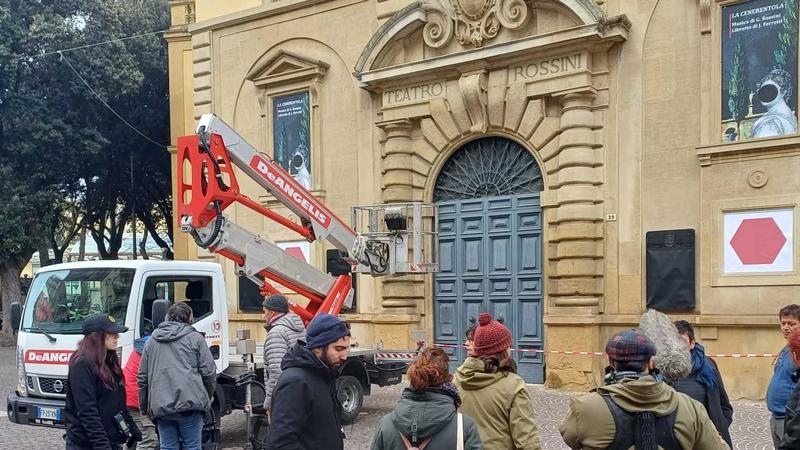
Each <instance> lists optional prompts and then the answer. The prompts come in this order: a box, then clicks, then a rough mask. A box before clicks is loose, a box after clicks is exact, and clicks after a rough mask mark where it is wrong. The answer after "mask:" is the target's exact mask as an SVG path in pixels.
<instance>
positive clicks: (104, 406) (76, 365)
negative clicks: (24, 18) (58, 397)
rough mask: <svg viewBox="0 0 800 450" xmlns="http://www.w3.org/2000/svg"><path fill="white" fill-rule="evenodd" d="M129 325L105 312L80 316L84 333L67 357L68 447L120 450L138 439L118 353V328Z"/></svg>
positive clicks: (67, 449)
mask: <svg viewBox="0 0 800 450" xmlns="http://www.w3.org/2000/svg"><path fill="white" fill-rule="evenodd" d="M126 331H128V329H127V328H126V327H124V326H122V325H119V324H117V323H115V321H114V318H113V317H111V316H109V315H107V314H103V313H98V314H93V315H91V316H89V317H87V318H86V320H84V322H83V334H84V338H83V339H82V340H81V341H80V342H79V343H78V349H77V350H76V351H75V353H73V354H72V356H71V357H70V360H69V372H68V375H67V381H68V382H67V401H66V407H65V409H64V421H65V423H66V426H67V434H66V441H67V446H66V450H121V449H122V445H123V444H126V443H127V445H128V446H132V445H133V444H134V443H135V442H138V441H141V440H142V434H141V432H140V431H139V428H138V427H137V426H136V424H135V423H134V421H133V419H132V418H131V416H130V414H129V413H128V409H127V408H126V407H125V381H124V376H123V374H122V367H120V363H119V358H118V357H117V341H118V340H119V333H124V332H126Z"/></svg>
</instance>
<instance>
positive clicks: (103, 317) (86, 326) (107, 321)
mask: <svg viewBox="0 0 800 450" xmlns="http://www.w3.org/2000/svg"><path fill="white" fill-rule="evenodd" d="M95 331H105V332H106V333H116V334H119V333H124V332H126V331H128V327H124V326H122V325H120V324H118V323H117V321H116V320H114V318H113V317H112V316H110V315H108V314H104V313H97V314H92V315H91V316H89V317H87V318H86V320H84V321H83V334H89V333H92V332H95Z"/></svg>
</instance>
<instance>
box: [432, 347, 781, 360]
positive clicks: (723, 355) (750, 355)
mask: <svg viewBox="0 0 800 450" xmlns="http://www.w3.org/2000/svg"><path fill="white" fill-rule="evenodd" d="M433 345H434V346H436V347H442V348H465V346H463V345H456V344H433ZM509 350H511V351H512V352H521V353H549V354H553V355H583V356H603V355H605V352H575V351H564V350H542V349H538V348H512V349H509ZM706 356H710V357H712V358H774V357H776V356H778V355H777V354H776V353H706Z"/></svg>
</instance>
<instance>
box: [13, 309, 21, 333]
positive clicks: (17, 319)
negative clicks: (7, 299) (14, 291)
mask: <svg viewBox="0 0 800 450" xmlns="http://www.w3.org/2000/svg"><path fill="white" fill-rule="evenodd" d="M20 322H22V305H20V304H19V302H14V303H12V304H11V331H12V332H13V333H16V332H17V331H18V330H19V323H20Z"/></svg>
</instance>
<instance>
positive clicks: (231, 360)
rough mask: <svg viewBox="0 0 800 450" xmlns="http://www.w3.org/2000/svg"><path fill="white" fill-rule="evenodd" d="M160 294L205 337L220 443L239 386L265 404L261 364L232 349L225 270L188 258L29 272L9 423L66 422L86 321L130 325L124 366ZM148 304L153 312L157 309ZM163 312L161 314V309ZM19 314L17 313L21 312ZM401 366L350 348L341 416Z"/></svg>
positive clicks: (213, 435)
mask: <svg viewBox="0 0 800 450" xmlns="http://www.w3.org/2000/svg"><path fill="white" fill-rule="evenodd" d="M158 299H161V300H166V301H168V302H186V303H187V304H188V305H189V306H191V307H192V310H193V311H194V315H195V322H194V324H193V326H194V327H195V328H196V329H197V330H198V331H199V332H201V333H203V334H204V335H205V339H206V342H207V343H208V345H209V348H210V349H211V352H212V354H213V355H214V359H215V360H216V364H217V372H218V374H219V375H218V377H217V391H216V394H215V396H214V403H213V405H212V410H211V411H210V414H209V418H208V420H207V424H206V427H205V435H204V441H205V442H206V445H207V448H215V445H216V444H217V443H218V442H219V439H220V436H219V425H220V418H221V417H222V416H224V415H226V414H228V413H230V412H232V411H234V410H237V409H243V408H244V406H245V403H246V398H245V397H246V389H245V387H246V385H247V384H250V386H251V396H252V397H251V402H252V404H253V405H254V407H255V410H256V411H258V409H259V405H260V403H261V402H263V401H264V378H263V368H262V367H260V365H258V366H256V368H255V370H252V369H253V367H254V366H253V365H252V364H246V363H245V362H243V361H242V355H238V354H234V353H232V349H233V348H235V346H232V345H231V343H230V342H229V336H228V304H227V301H226V292H225V280H224V278H223V274H222V267H221V266H220V265H219V264H216V263H208V262H193V261H143V260H139V261H92V262H79V263H67V264H58V265H54V266H48V267H45V268H43V269H42V270H40V271H39V272H38V273H37V274H36V276H35V277H34V279H33V283H32V285H31V289H30V291H29V295H28V298H27V301H26V302H25V308H24V310H21V309H20V307H19V306H18V305H15V306H14V307H13V309H14V310H15V311H12V315H13V316H15V317H14V318H13V319H12V322H19V323H18V324H17V323H14V324H13V325H15V326H18V328H17V329H18V330H19V332H18V337H17V387H16V391H15V392H14V393H12V394H9V395H8V398H7V409H8V411H7V413H8V418H9V420H11V421H12V422H14V423H18V424H24V425H38V426H50V427H63V426H64V422H63V418H64V411H63V410H64V399H65V396H66V389H67V367H68V366H67V363H68V362H69V357H70V355H71V354H72V352H73V351H74V350H75V348H76V347H77V343H78V341H79V340H80V339H81V338H82V337H83V336H82V334H81V325H82V322H83V318H85V317H87V316H88V315H90V314H92V313H95V312H104V313H108V314H109V315H111V316H112V317H114V319H115V320H116V322H117V323H120V324H122V325H125V326H126V327H128V329H129V330H128V331H127V332H126V333H123V334H122V335H120V338H119V348H118V349H117V352H118V354H119V355H120V356H121V360H122V362H123V365H124V364H125V362H126V361H127V359H128V356H129V355H130V353H131V352H132V351H133V343H134V340H135V339H137V338H140V337H142V336H146V335H148V334H149V333H150V331H152V329H153V328H154V327H155V326H157V323H158V322H159V320H163V317H162V318H161V319H159V318H158V317H156V318H154V313H155V315H156V316H158V315H159V312H158V307H156V308H154V307H153V305H154V304H157V303H156V301H157V300H158ZM154 310H155V311H154ZM162 314H163V312H162ZM20 316H21V317H20ZM404 368H405V365H404V364H402V363H397V362H392V363H389V362H382V361H379V360H376V357H375V350H374V349H363V350H362V349H358V348H356V349H353V352H351V356H350V358H349V359H348V361H347V362H346V363H345V364H343V365H342V367H341V368H340V370H339V373H340V378H339V382H338V386H337V387H338V389H339V394H340V395H339V396H340V400H341V401H342V404H343V418H344V419H345V420H346V421H352V420H354V419H355V418H356V417H357V416H358V412H359V411H360V409H361V404H362V401H363V397H362V396H363V395H364V394H366V395H369V393H370V389H371V385H372V384H377V385H380V386H386V385H391V384H396V383H399V382H400V379H401V376H402V373H403V370H404Z"/></svg>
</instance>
